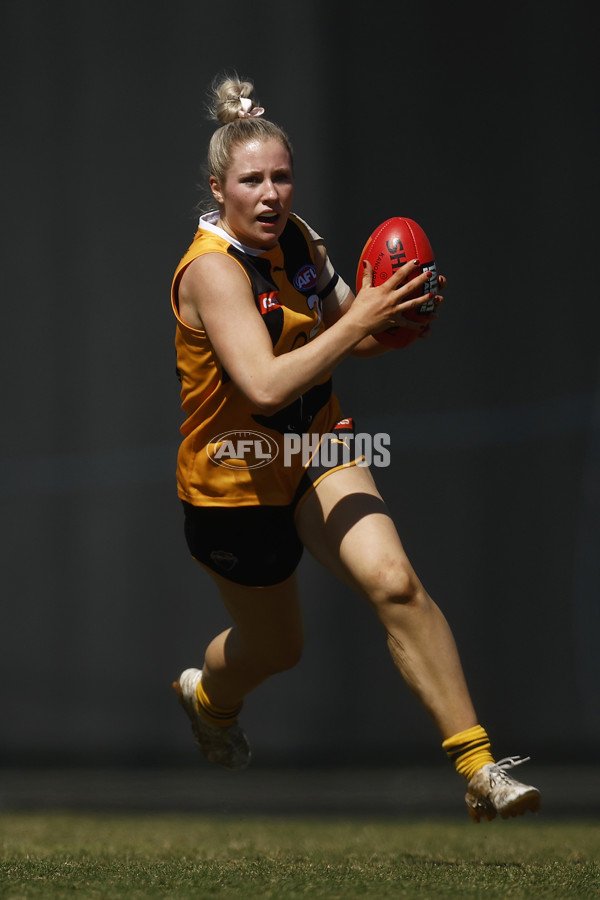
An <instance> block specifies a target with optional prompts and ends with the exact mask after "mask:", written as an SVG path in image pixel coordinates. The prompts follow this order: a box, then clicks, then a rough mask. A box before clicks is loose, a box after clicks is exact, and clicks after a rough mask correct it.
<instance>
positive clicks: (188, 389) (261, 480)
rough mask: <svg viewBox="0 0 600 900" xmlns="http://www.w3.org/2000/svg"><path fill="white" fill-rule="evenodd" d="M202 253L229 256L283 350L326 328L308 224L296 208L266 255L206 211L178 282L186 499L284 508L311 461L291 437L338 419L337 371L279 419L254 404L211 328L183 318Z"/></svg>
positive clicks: (180, 481)
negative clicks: (191, 271) (188, 283)
mask: <svg viewBox="0 0 600 900" xmlns="http://www.w3.org/2000/svg"><path fill="white" fill-rule="evenodd" d="M215 219H216V216H215ZM204 253H223V254H225V255H226V256H230V257H231V258H233V259H235V260H236V261H237V262H238V263H239V265H240V266H241V267H242V269H243V270H244V272H245V273H246V277H247V278H248V281H249V283H250V285H251V288H252V291H253V294H254V299H255V302H256V306H257V309H258V311H259V312H260V314H261V315H262V321H263V322H264V326H265V328H266V329H267V331H268V332H269V335H270V338H271V341H272V344H273V351H274V353H275V355H276V356H279V355H281V354H282V353H289V352H291V351H293V350H295V349H296V348H297V347H301V346H302V345H303V344H306V343H307V342H308V341H310V340H313V339H314V338H315V337H316V336H317V335H318V334H320V333H321V331H322V330H323V328H324V325H323V323H322V314H321V308H322V307H321V300H320V298H319V297H318V296H317V293H316V280H317V279H316V269H315V261H314V256H313V249H312V242H311V239H310V235H309V231H308V229H307V227H306V225H305V223H304V222H303V221H302V220H301V219H299V218H298V217H296V216H294V215H291V216H290V218H289V219H288V222H287V224H286V227H285V229H284V232H283V234H282V235H281V238H280V240H279V244H278V245H277V246H276V247H274V248H273V249H271V250H268V251H267V252H264V253H259V252H258V251H249V250H248V248H245V247H243V246H242V245H241V244H238V243H237V242H236V241H234V239H233V238H231V237H230V236H229V235H227V233H226V232H225V231H223V230H222V229H220V228H218V227H216V226H215V225H214V224H212V223H211V221H210V217H209V216H205V217H203V218H202V219H201V220H200V225H199V228H198V231H197V232H196V236H195V238H194V241H193V243H192V245H191V246H190V248H189V250H188V251H187V253H186V254H185V256H184V257H183V259H182V260H181V262H180V263H179V265H178V267H177V269H176V271H175V277H174V279H173V285H172V289H171V302H172V307H173V311H174V313H175V316H176V318H177V330H176V337H175V347H176V350H177V371H178V376H179V378H180V381H181V406H182V409H183V411H184V413H185V416H186V419H185V421H184V423H183V425H182V426H181V433H182V435H183V440H182V443H181V446H180V449H179V454H178V459H177V488H178V494H179V497H180V498H181V499H182V500H186V501H187V502H188V503H191V504H192V505H194V506H229V507H231V506H259V505H260V506H262V505H265V506H283V505H287V504H289V503H291V502H292V501H293V500H294V496H295V493H296V490H297V488H298V485H299V483H300V479H301V478H302V475H303V472H304V467H303V464H302V463H303V458H302V454H301V453H299V452H296V453H290V452H289V439H286V438H285V435H301V434H307V435H310V434H314V435H322V434H326V433H328V432H330V431H331V430H332V429H333V426H334V425H335V423H336V422H338V421H339V420H340V418H341V411H340V407H339V403H338V401H337V398H336V397H335V395H334V394H333V393H332V389H331V375H329V376H328V377H326V378H325V379H324V380H323V382H322V383H320V384H317V385H315V386H314V387H312V388H310V389H309V390H308V391H307V392H306V393H305V394H303V395H302V396H301V397H299V398H298V399H297V400H295V401H294V402H293V403H291V404H290V405H289V406H287V407H285V408H284V409H281V410H279V412H277V413H275V414H274V415H272V416H265V415H262V414H261V413H260V412H259V411H258V410H256V409H255V408H254V407H253V406H252V404H251V402H250V401H249V400H248V398H247V397H246V396H245V395H244V394H243V393H242V391H240V390H239V389H238V388H237V387H236V385H235V384H234V383H233V381H232V380H231V379H230V377H229V376H228V374H227V372H226V371H225V370H224V368H223V366H222V365H221V362H220V360H219V359H218V357H217V356H216V355H215V353H214V351H213V348H212V346H211V343H210V340H209V338H208V335H207V334H206V332H205V331H202V330H199V329H195V328H190V327H189V326H188V325H186V324H185V322H183V321H182V320H181V318H180V316H179V310H178V286H179V282H180V279H181V276H182V274H183V272H184V271H185V269H186V267H187V266H188V265H189V264H190V263H191V262H192V261H193V260H194V259H197V257H199V256H201V255H202V254H204ZM255 254H256V255H255ZM296 440H297V439H296ZM286 443H287V444H288V452H286ZM304 462H306V459H304Z"/></svg>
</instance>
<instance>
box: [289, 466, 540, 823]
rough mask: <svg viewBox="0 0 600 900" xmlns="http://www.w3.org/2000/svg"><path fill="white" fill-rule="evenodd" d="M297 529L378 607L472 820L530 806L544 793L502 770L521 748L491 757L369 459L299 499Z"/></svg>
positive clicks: (442, 627) (452, 648)
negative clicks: (460, 782) (462, 786)
mask: <svg viewBox="0 0 600 900" xmlns="http://www.w3.org/2000/svg"><path fill="white" fill-rule="evenodd" d="M296 522H297V527H298V533H299V535H300V538H301V540H302V541H303V543H304V544H305V546H306V547H307V548H308V549H309V550H310V551H311V553H312V554H313V555H314V556H315V557H316V558H317V559H318V560H319V561H320V562H322V563H323V565H325V566H326V567H327V568H329V569H330V570H331V571H332V572H334V573H335V574H337V575H338V577H339V578H341V579H342V580H343V581H345V582H346V583H347V584H349V585H351V586H352V587H353V588H354V589H355V590H356V591H357V592H358V593H359V594H361V595H362V596H363V597H364V598H365V599H366V600H367V601H368V602H369V603H370V604H371V605H372V606H373V608H374V609H375V612H376V613H377V616H378V617H379V621H380V622H381V624H382V625H383V627H384V628H385V631H386V634H387V641H388V646H389V648H390V651H391V654H392V657H393V659H394V662H395V664H396V667H397V668H398V670H399V672H400V673H401V675H402V676H403V678H404V680H405V682H406V683H407V685H408V686H409V688H410V689H411V690H412V691H413V693H414V694H415V695H416V697H417V698H418V699H419V700H420V701H421V703H422V704H423V706H424V707H425V709H426V710H427V711H428V712H429V714H430V715H431V717H432V719H433V720H434V722H435V723H436V725H437V727H438V728H439V730H440V733H441V735H442V737H443V738H444V743H443V747H444V749H445V750H446V752H447V753H448V756H449V757H450V758H451V759H452V760H453V762H454V764H455V766H456V769H457V771H458V772H459V773H460V774H461V775H464V776H465V778H466V779H467V793H466V795H465V801H466V803H467V808H468V810H469V813H470V814H471V816H472V818H473V820H474V821H475V822H479V821H480V820H481V819H482V818H485V819H487V820H489V819H492V818H494V817H495V816H496V815H497V814H498V813H499V814H500V815H501V816H502V817H503V818H508V817H509V816H515V815H520V814H522V813H524V812H527V811H535V810H537V809H538V808H539V805H540V793H539V791H538V790H537V789H536V788H534V787H532V786H531V785H526V784H521V783H520V782H518V781H516V780H515V779H514V778H512V777H511V776H510V775H508V773H507V769H510V768H512V767H513V766H515V765H519V763H520V762H524V761H525V760H520V759H519V757H511V758H508V759H504V760H500V761H499V762H498V763H495V762H494V758H493V757H492V756H491V753H490V744H489V739H488V737H487V734H486V732H485V730H484V729H483V728H482V727H481V726H480V725H479V724H477V717H476V715H475V710H474V709H473V704H472V702H471V698H470V695H469V691H468V688H467V685H466V682H465V678H464V675H463V671H462V666H461V663H460V659H459V656H458V651H457V649H456V644H455V642H454V638H453V636H452V632H451V631H450V628H449V626H448V623H447V622H446V619H445V618H444V616H443V614H442V613H441V611H440V609H439V608H438V607H437V606H436V604H435V603H434V602H433V600H432V599H431V597H429V595H428V594H427V592H426V591H425V589H424V588H423V585H422V584H421V582H420V581H419V579H418V578H417V576H416V574H415V572H414V570H413V568H412V566H411V565H410V562H409V561H408V558H407V556H406V553H405V552H404V549H403V547H402V544H401V541H400V538H399V537H398V534H397V532H396V528H395V526H394V524H393V522H392V520H391V518H390V516H389V513H388V511H387V508H386V506H385V504H384V502H383V500H382V498H381V496H380V494H379V492H378V491H377V488H376V487H375V483H374V481H373V478H372V476H371V474H370V472H369V470H368V469H367V468H364V467H357V466H352V467H349V468H346V469H341V470H339V471H336V472H332V473H331V474H329V475H328V476H327V477H326V478H324V479H323V480H322V481H321V482H320V483H319V484H318V485H317V487H316V489H315V491H314V492H313V493H312V494H311V495H309V496H308V497H307V499H306V500H305V501H304V503H303V504H302V505H301V506H300V508H299V510H298V513H297V517H296Z"/></svg>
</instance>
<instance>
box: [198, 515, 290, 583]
mask: <svg viewBox="0 0 600 900" xmlns="http://www.w3.org/2000/svg"><path fill="white" fill-rule="evenodd" d="M183 508H184V512H185V524H184V528H185V537H186V540H187V544H188V547H189V549H190V553H191V554H192V556H193V557H194V559H197V560H198V562H200V563H203V565H205V566H207V567H208V568H209V569H212V571H213V572H216V573H217V574H218V575H222V576H223V577H224V578H227V579H228V580H229V581H235V583H236V584H244V585H247V586H248V587H268V586H270V585H274V584H280V583H281V582H282V581H285V580H286V579H287V578H289V577H290V575H291V574H292V573H293V572H294V571H295V570H296V568H297V566H298V563H299V562H300V559H301V557H302V552H303V550H304V547H303V545H302V543H301V541H300V538H299V537H298V535H297V533H296V526H295V524H294V511H295V504H292V505H290V506H231V507H229V506H191V504H189V503H186V502H185V500H184V501H183Z"/></svg>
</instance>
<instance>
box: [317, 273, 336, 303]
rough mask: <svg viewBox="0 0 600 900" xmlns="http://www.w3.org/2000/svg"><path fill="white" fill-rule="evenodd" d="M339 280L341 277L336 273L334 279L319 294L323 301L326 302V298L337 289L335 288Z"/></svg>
mask: <svg viewBox="0 0 600 900" xmlns="http://www.w3.org/2000/svg"><path fill="white" fill-rule="evenodd" d="M339 280H340V276H339V275H338V273H337V272H334V273H333V278H332V279H331V281H330V282H329V283H328V284H327V285H326V287H325V288H324V289H323V290H322V291H319V292H318V293H319V297H320V298H321V300H325V298H326V297H329V295H330V293H331V292H332V290H333V289H334V288H335V286H336V284H337V283H338V281H339Z"/></svg>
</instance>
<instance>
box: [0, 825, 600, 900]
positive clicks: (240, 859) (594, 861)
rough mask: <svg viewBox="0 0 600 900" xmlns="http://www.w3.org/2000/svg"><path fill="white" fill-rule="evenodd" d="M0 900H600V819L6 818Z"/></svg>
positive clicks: (1, 831)
mask: <svg viewBox="0 0 600 900" xmlns="http://www.w3.org/2000/svg"><path fill="white" fill-rule="evenodd" d="M0 840H1V844H2V860H1V868H0V897H2V898H3V900H20V898H30V897H33V898H44V900H45V898H49V900H57V898H63V897H64V898H67V897H72V896H74V895H76V896H77V897H78V898H92V897H93V898H107V900H110V898H121V897H127V898H155V897H156V898H158V897H172V898H192V897H194V898H204V897H207V898H210V897H225V898H227V897H231V898H238V897H239V898H242V897H243V898H254V897H262V898H273V900H279V898H298V897H311V898H344V900H348V898H355V897H356V898H358V897H361V898H362V897H365V898H369V897H372V898H382V900H384V898H392V897H394V898H403V897H421V898H424V897H425V898H427V897H440V898H453V897H461V898H468V897H484V896H485V897H486V898H488V897H511V898H518V897H555V898H583V897H600V864H599V863H600V822H598V821H589V822H585V821H581V822H571V821H565V822H553V823H549V824H547V823H545V822H544V821H543V820H542V818H541V817H537V818H536V817H533V816H530V817H526V818H523V819H518V820H511V821H507V822H502V821H498V820H497V821H495V822H493V823H489V824H486V825H483V824H482V825H478V826H476V825H473V824H472V823H471V822H470V821H469V820H466V821H465V822H464V823H463V822H456V821H454V820H452V821H451V822H445V821H425V820H420V821H414V822H409V821H406V820H400V821H398V822H394V821H370V820H363V819H356V820H353V821H348V820H328V819H325V820H323V819H321V820H314V821H313V820H308V819H287V818H257V819H240V818H222V817H218V818H212V819H209V818H206V817H202V818H200V817H197V816H193V815H181V814H169V815H165V814H156V815H153V814H147V815H139V814H135V815H124V814H123V815H108V814H107V815H99V814H95V815H94V814H78V813H71V812H69V813H60V812H41V813H5V814H3V815H0Z"/></svg>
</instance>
